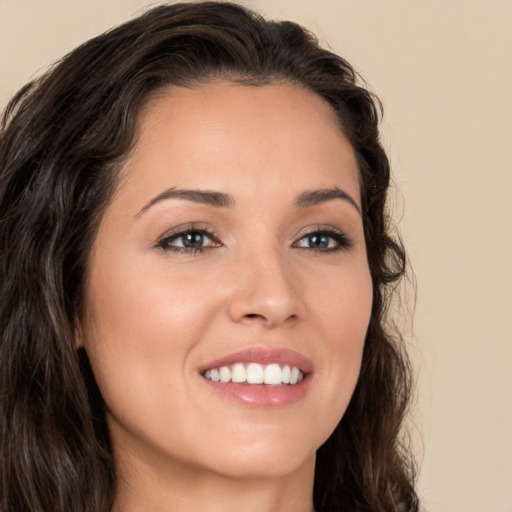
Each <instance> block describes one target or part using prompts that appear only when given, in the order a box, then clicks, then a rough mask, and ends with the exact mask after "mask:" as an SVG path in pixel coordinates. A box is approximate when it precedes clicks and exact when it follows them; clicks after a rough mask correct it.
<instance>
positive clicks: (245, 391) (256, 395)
mask: <svg viewBox="0 0 512 512" xmlns="http://www.w3.org/2000/svg"><path fill="white" fill-rule="evenodd" d="M201 378H202V379H203V380H204V382H205V383H206V384H207V385H208V386H209V387H210V388H211V389H212V390H213V391H214V392H215V393H218V394H219V395H221V396H222V397H224V398H226V399H228V400H231V401H233V402H235V403H239V404H243V405H249V406H252V407H263V408H273V407H284V406H286V405H290V404H293V403H296V402H299V401H300V400H302V399H303V398H304V397H305V396H306V393H307V391H308V388H309V384H310V382H311V374H309V375H306V376H305V377H304V379H302V380H301V381H300V382H299V383H297V384H292V385H291V384H283V385H281V386H268V385H265V384H237V383H235V382H225V383H222V382H215V381H212V380H209V379H205V378H204V377H201Z"/></svg>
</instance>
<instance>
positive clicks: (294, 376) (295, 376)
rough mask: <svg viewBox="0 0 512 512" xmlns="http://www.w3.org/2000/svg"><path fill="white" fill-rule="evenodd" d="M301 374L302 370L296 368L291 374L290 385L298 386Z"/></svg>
mask: <svg viewBox="0 0 512 512" xmlns="http://www.w3.org/2000/svg"><path fill="white" fill-rule="evenodd" d="M299 373H300V370H299V369H298V368H296V367H295V366H294V367H293V368H292V371H291V373H290V384H297V382H298V381H299Z"/></svg>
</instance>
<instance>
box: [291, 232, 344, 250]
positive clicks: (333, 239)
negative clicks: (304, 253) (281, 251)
mask: <svg viewBox="0 0 512 512" xmlns="http://www.w3.org/2000/svg"><path fill="white" fill-rule="evenodd" d="M293 246H294V247H298V248H300V249H311V250H313V251H321V252H336V251H342V250H346V249H349V248H350V247H351V246H352V241H351V240H350V239H349V238H348V236H347V235H346V234H345V233H343V232H341V231H339V230H337V229H334V228H329V229H319V230H316V231H312V232H311V233H308V234H307V235H305V236H303V237H302V238H300V239H299V240H297V241H296V242H295V243H294V244H293Z"/></svg>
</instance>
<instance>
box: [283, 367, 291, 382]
mask: <svg viewBox="0 0 512 512" xmlns="http://www.w3.org/2000/svg"><path fill="white" fill-rule="evenodd" d="M281 380H282V381H283V384H290V367H289V366H288V365H285V366H283V369H282V371H281Z"/></svg>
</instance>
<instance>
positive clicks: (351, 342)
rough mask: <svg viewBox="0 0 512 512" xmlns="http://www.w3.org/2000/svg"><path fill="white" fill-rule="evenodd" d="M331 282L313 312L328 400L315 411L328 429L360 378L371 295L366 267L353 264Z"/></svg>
mask: <svg viewBox="0 0 512 512" xmlns="http://www.w3.org/2000/svg"><path fill="white" fill-rule="evenodd" d="M334 283H336V284H334ZM334 283H333V284H332V285H331V286H329V287H328V292H327V291H326V290H324V291H323V292H322V293H321V292H319V293H318V297H319V299H318V300H317V301H316V305H315V316H316V317H317V318H318V319H319V320H318V324H320V325H321V327H322V332H323V333H324V344H323V346H322V347H320V348H319V350H322V351H324V353H323V354H322V357H320V358H319V361H321V365H320V366H319V367H318V368H317V369H316V371H317V373H318V374H319V376H320V377H321V379H319V382H321V383H322V386H323V389H322V393H323V394H324V396H325V400H326V402H327V403H330V404H331V407H330V408H326V409H324V411H320V410H319V411H318V414H319V417H323V418H324V419H325V424H329V425H330V428H331V429H334V428H335V426H336V425H337V424H338V422H339V421H340V419H341V418H342V416H343V414H344V412H345V410H346V408H347V406H348V403H349V401H350V399H351V397H352V394H353V391H354V389H355V386H356V384H357V380H358V378H359V372H360V367H361V359H362V353H363V348H364V342H365V338H366V332H367V329H368V324H369V321H370V316H371V309H372V296H373V287H372V281H371V277H370V274H369V271H368V269H367V268H366V267H361V268H356V269H354V270H353V271H352V272H350V273H346V274H344V276H342V277H340V279H337V280H334ZM322 413H323V415H324V416H322ZM325 415H327V416H328V418H326V417H325ZM327 435H329V432H328V433H327Z"/></svg>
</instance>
